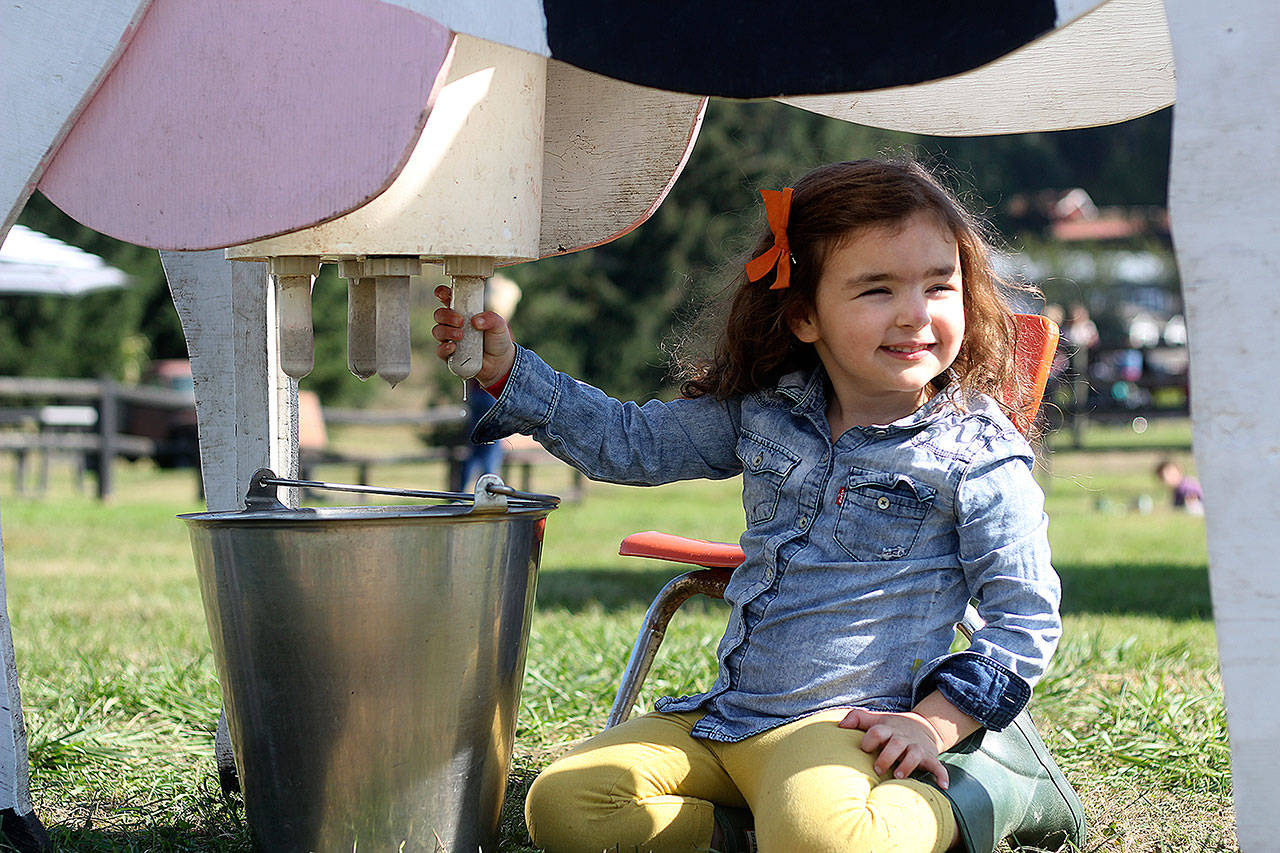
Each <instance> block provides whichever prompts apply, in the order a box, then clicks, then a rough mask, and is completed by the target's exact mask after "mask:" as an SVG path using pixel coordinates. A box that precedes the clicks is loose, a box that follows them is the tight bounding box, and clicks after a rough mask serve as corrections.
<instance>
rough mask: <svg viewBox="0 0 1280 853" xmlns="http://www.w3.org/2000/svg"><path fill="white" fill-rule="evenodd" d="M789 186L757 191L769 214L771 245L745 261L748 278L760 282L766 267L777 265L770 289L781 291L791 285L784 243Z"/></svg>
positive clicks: (788, 210)
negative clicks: (771, 235)
mask: <svg viewBox="0 0 1280 853" xmlns="http://www.w3.org/2000/svg"><path fill="white" fill-rule="evenodd" d="M791 192H792V188H791V187H786V188H785V189H783V190H781V191H779V190H760V196H761V198H763V199H764V210H765V213H766V214H768V216H769V230H770V231H772V232H773V245H772V246H771V247H769V248H768V249H767V250H765V252H764V254H762V255H759V256H758V257H755V258H752V259H751V261H750V262H748V263H747V280H748V281H759V280H760V279H762V278H764V277H765V275H766V274H768V272H769V270H771V269H773V268H774V267H775V266H776V267H777V270H778V273H777V275H776V276H774V281H773V284H771V285H769V289H770V290H784V289H786V288H788V287H790V286H791V244H790V243H788V242H787V220H788V219H789V218H790V217H791Z"/></svg>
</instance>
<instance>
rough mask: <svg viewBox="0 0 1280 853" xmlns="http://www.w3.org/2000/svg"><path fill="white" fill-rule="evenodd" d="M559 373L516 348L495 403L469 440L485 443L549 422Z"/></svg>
mask: <svg viewBox="0 0 1280 853" xmlns="http://www.w3.org/2000/svg"><path fill="white" fill-rule="evenodd" d="M558 382H559V376H558V374H557V373H556V372H555V371H554V370H552V369H551V368H550V367H549V366H547V363H546V362H544V361H543V360H542V359H540V358H538V356H537V355H535V354H534V353H533V351H532V350H528V349H525V348H524V347H522V346H520V345H519V344H517V345H516V357H515V360H514V361H513V362H512V364H511V372H510V373H509V374H507V380H506V384H504V385H503V386H502V391H501V392H500V393H499V394H498V399H497V402H496V403H494V404H493V408H491V409H489V411H488V412H486V413H485V414H484V417H482V418H480V421H479V422H478V423H477V424H476V427H475V429H474V430H472V431H471V440H472V441H473V442H475V443H476V444H486V443H488V442H490V441H497V440H498V439H500V438H506V437H507V436H509V435H512V434H514V433H517V432H520V433H531V432H533V431H534V430H535V429H537V428H538V427H540V426H543V425H545V424H546V423H547V422H548V421H549V420H551V413H552V410H554V409H555V405H556V400H557V398H558V397H559V391H558Z"/></svg>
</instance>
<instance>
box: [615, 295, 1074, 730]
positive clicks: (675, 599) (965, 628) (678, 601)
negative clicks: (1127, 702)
mask: <svg viewBox="0 0 1280 853" xmlns="http://www.w3.org/2000/svg"><path fill="white" fill-rule="evenodd" d="M1014 324H1015V336H1016V337H1015V353H1014V376H1015V377H1016V380H1017V381H1016V383H1015V387H1014V388H1010V389H1006V391H1005V393H1004V394H1003V395H1002V396H1003V397H1004V400H1003V402H1004V403H1005V404H1006V405H1007V406H1009V407H1010V408H1013V409H1015V413H1014V418H1013V420H1014V424H1015V425H1016V426H1017V427H1018V429H1020V430H1022V432H1023V433H1024V434H1025V433H1027V432H1028V431H1029V430H1030V428H1031V425H1032V424H1033V423H1034V422H1035V419H1036V415H1037V414H1038V413H1039V411H1040V402H1041V399H1042V398H1043V397H1044V386H1045V383H1046V382H1047V381H1048V379H1049V367H1050V365H1051V364H1052V363H1053V355H1054V352H1055V351H1056V350H1057V347H1058V327H1057V326H1056V325H1055V324H1054V323H1053V321H1051V320H1049V319H1047V318H1045V317H1041V316H1040V315H1038V314H1015V315H1014ZM618 553H619V554H621V555H622V556H624V557H649V558H652V559H656V560H667V561H669V562H673V563H685V564H688V565H693V566H702V567H703V568H701V569H695V570H693V571H689V572H685V573H684V574H682V575H679V576H677V577H675V578H672V579H671V580H670V581H669V582H668V583H667V585H666V586H664V587H663V588H662V590H661V591H660V592H659V593H658V595H657V597H656V598H654V600H653V603H652V604H651V605H649V610H648V612H647V613H645V616H644V622H643V623H642V624H641V626H640V633H639V635H638V636H637V637H636V643H635V646H634V647H633V648H632V650H631V657H630V659H628V661H627V666H626V669H624V670H623V672H622V680H621V682H620V683H619V684H618V695H617V697H616V698H615V699H614V701H613V708H612V709H611V710H610V711H609V719H608V721H607V722H606V723H605V728H612V727H613V726H616V725H617V724H618V723H621V722H623V721H625V720H626V719H627V717H629V716H631V709H632V708H633V707H635V704H636V699H637V698H638V697H639V695H640V687H641V685H642V684H643V683H644V679H645V676H647V675H648V674H649V668H650V667H651V666H652V665H653V660H654V658H655V657H657V654H658V647H659V646H661V645H662V640H663V638H664V637H665V636H666V633H667V623H669V622H670V621H671V617H672V616H673V615H675V612H676V611H677V610H679V609H680V606H681V605H682V604H684V603H685V602H686V601H688V600H689V599H690V598H692V597H693V596H695V595H699V594H701V595H706V596H709V597H711V598H724V589H725V587H726V586H727V585H728V583H729V576H730V575H731V574H733V570H734V569H735V568H737V567H738V566H739V565H740V564H741V563H742V561H743V559H744V555H743V553H742V548H741V547H740V546H739V545H738V544H737V543H736V542H706V541H703V540H701V539H690V538H688V537H685V536H676V535H674V534H671V533H658V532H657V531H652V530H649V531H645V532H643V533H633V534H631V535H630V536H628V537H627V538H626V539H623V540H622V544H621V545H620V546H619V548H618ZM980 626H981V620H980V619H979V618H978V614H977V611H975V610H974V609H973V608H972V607H970V608H968V610H967V611H966V613H965V619H964V621H962V622H961V623H959V624H958V625H957V626H956V627H957V629H959V630H960V631H961V632H962V633H964V634H965V635H966V637H969V636H972V634H973V632H974V631H975V630H977V628H978V627H980Z"/></svg>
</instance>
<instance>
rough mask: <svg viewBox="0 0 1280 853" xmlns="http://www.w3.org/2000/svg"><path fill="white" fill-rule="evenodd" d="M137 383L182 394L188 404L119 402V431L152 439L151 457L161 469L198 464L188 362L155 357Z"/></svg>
mask: <svg viewBox="0 0 1280 853" xmlns="http://www.w3.org/2000/svg"><path fill="white" fill-rule="evenodd" d="M141 384H142V385H143V386H144V387H147V386H149V387H154V388H164V389H166V390H169V391H176V392H178V393H180V394H184V395H186V396H187V397H188V398H189V399H190V403H189V405H186V406H173V405H158V404H151V403H148V402H145V401H141V400H132V399H130V400H127V401H125V402H123V403H121V408H122V412H121V418H120V423H121V425H122V426H123V429H122V432H125V433H128V434H129V435H138V436H142V437H144V438H149V439H151V440H152V441H153V442H155V451H154V453H153V454H152V458H153V459H154V460H155V463H156V465H158V466H160V467H161V468H192V467H196V466H198V465H199V464H200V437H199V433H198V431H197V429H196V395H195V384H194V382H193V381H192V378H191V362H190V361H189V360H187V359H185V358H165V359H157V360H156V361H153V362H151V365H150V366H149V367H148V368H147V370H146V372H145V373H144V374H143V376H142V383H141Z"/></svg>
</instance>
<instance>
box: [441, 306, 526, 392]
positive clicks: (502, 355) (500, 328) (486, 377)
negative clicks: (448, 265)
mask: <svg viewBox="0 0 1280 853" xmlns="http://www.w3.org/2000/svg"><path fill="white" fill-rule="evenodd" d="M435 294H436V298H437V299H439V300H440V301H441V302H443V303H444V307H442V308H437V309H436V312H435V314H433V315H432V317H433V318H434V319H435V321H436V324H435V325H434V326H433V327H432V328H431V336H432V337H433V338H435V339H436V341H438V343H437V344H436V356H437V357H438V358H439V359H440V360H441V361H448V360H449V356H451V355H453V353H454V351H455V350H456V349H457V348H458V344H457V341H460V340H462V325H463V321H462V315H461V314H459V313H458V312H457V311H454V310H453V309H451V308H450V307H449V302H450V299H451V298H452V296H453V291H452V290H451V289H450V288H449V287H448V286H447V285H443V284H442V285H440V286H439V287H437V288H436V289H435ZM471 325H472V326H473V327H474V328H476V329H479V330H480V331H481V332H483V333H484V360H483V362H482V363H481V365H480V372H479V373H477V374H476V377H475V378H476V381H477V382H478V383H480V385H481V387H485V388H487V387H488V386H490V385H492V384H493V383H495V382H497V381H499V380H500V379H504V378H505V377H506V376H507V374H508V373H510V372H511V365H512V364H514V363H515V360H516V346H515V342H514V341H513V340H512V339H511V329H510V328H509V327H508V326H507V321H506V320H504V319H502V317H501V316H499V315H497V314H495V313H494V312H492V311H482V312H481V313H479V314H477V315H475V316H474V317H472V318H471Z"/></svg>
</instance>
